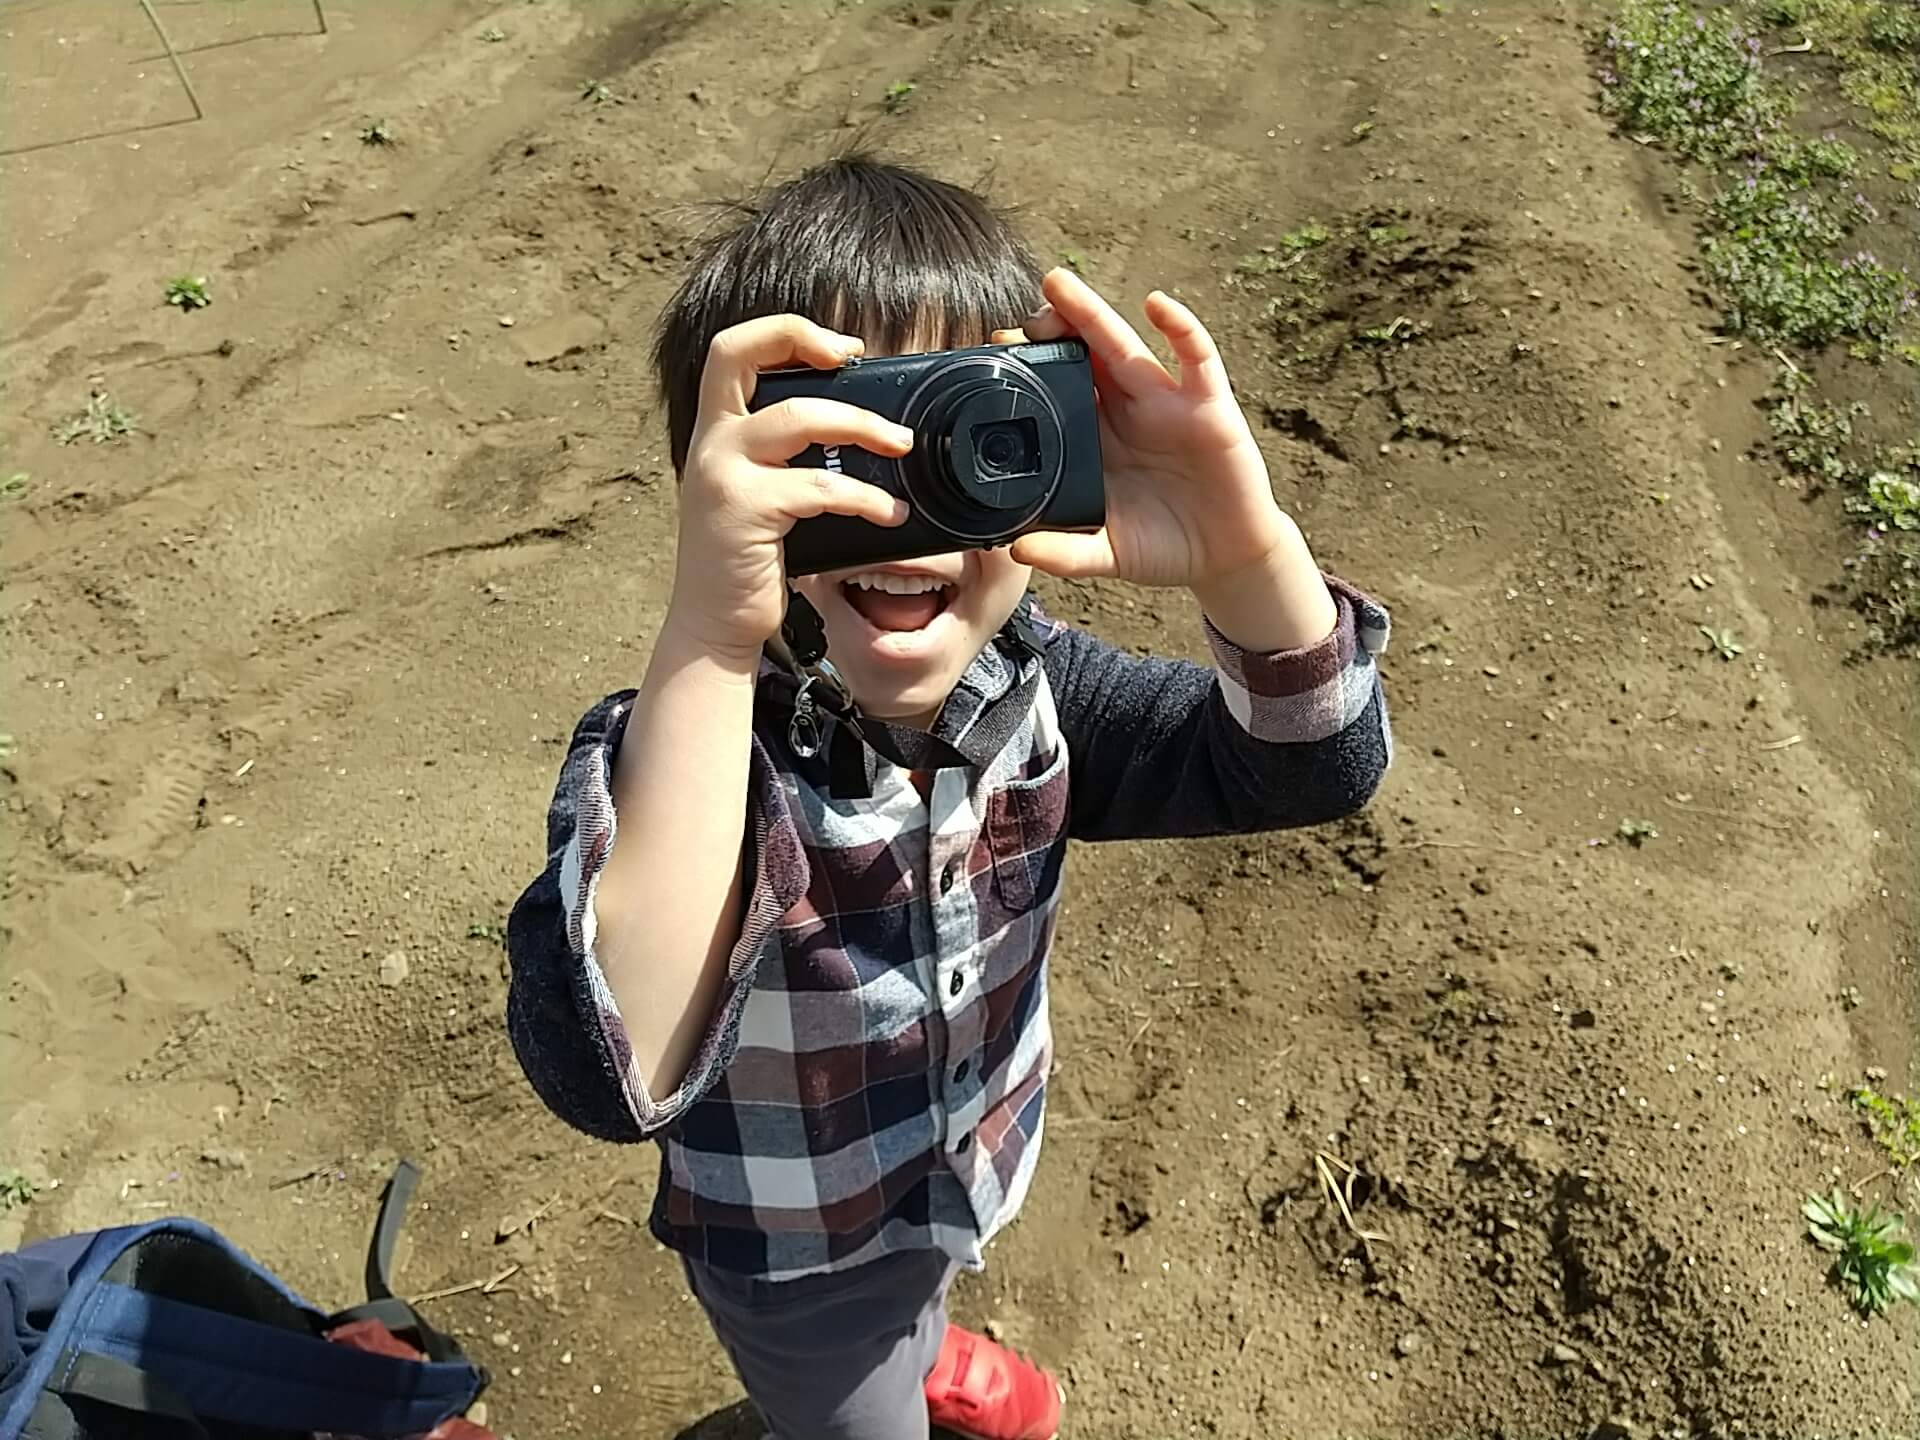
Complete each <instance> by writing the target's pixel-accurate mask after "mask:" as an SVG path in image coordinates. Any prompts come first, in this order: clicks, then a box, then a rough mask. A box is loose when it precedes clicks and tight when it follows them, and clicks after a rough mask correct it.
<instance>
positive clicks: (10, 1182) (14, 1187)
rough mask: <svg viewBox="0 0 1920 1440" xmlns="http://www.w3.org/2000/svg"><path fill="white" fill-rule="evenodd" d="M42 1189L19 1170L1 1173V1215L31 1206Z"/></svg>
mask: <svg viewBox="0 0 1920 1440" xmlns="http://www.w3.org/2000/svg"><path fill="white" fill-rule="evenodd" d="M39 1193H40V1187H39V1186H38V1185H36V1184H34V1183H33V1181H31V1180H29V1179H28V1178H27V1177H26V1175H25V1174H24V1173H22V1172H21V1171H19V1170H6V1171H0V1214H4V1213H5V1212H7V1211H9V1210H18V1209H19V1208H20V1207H21V1206H23V1205H31V1204H32V1203H33V1197H34V1196H36V1195H38V1194H39Z"/></svg>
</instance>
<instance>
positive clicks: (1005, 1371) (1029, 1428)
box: [927, 1325, 1066, 1440]
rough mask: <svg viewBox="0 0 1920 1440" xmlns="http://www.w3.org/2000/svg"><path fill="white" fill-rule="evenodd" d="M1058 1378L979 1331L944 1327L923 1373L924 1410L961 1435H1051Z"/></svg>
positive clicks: (1056, 1424) (1060, 1393) (996, 1439)
mask: <svg viewBox="0 0 1920 1440" xmlns="http://www.w3.org/2000/svg"><path fill="white" fill-rule="evenodd" d="M1065 1399H1066V1392H1065V1391H1064V1390H1062V1389H1061V1388H1060V1382H1059V1381H1058V1380H1055V1379H1054V1378H1053V1376H1051V1375H1049V1374H1048V1373H1047V1372H1046V1371H1044V1370H1042V1369H1041V1368H1040V1367H1039V1366H1038V1365H1035V1364H1034V1363H1033V1362H1032V1361H1031V1360H1028V1359H1027V1358H1026V1357H1024V1356H1021V1355H1016V1354H1014V1352H1013V1351H1011V1350H1008V1349H1006V1348H1005V1347H1004V1346H1000V1345H996V1344H994V1343H993V1341H991V1340H989V1339H987V1337H986V1336H984V1335H976V1334H974V1333H973V1332H972V1331H971V1330H962V1329H961V1328H960V1327H959V1326H958V1325H949V1326H947V1338H946V1339H945V1340H943V1341H941V1342H940V1358H939V1359H938V1360H937V1361H935V1362H934V1366H933V1373H932V1374H931V1375H929V1376H927V1415H928V1417H929V1418H930V1419H931V1420H932V1421H933V1423H934V1424H935V1425H938V1426H940V1427H942V1428H943V1429H946V1430H951V1431H952V1432H953V1433H954V1434H956V1435H959V1436H962V1437H964V1440H1054V1437H1055V1436H1056V1435H1058V1434H1059V1433H1060V1406H1061V1404H1062V1403H1063V1402H1064V1401H1065Z"/></svg>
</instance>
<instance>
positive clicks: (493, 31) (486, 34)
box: [480, 25, 507, 45]
mask: <svg viewBox="0 0 1920 1440" xmlns="http://www.w3.org/2000/svg"><path fill="white" fill-rule="evenodd" d="M480 38H481V39H482V40H484V41H486V42H487V44H489V45H498V44H499V43H500V42H501V41H502V40H504V39H506V38H507V32H506V31H504V30H502V29H501V28H500V27H499V26H498V25H489V26H488V27H487V28H486V29H484V30H482V31H481V32H480Z"/></svg>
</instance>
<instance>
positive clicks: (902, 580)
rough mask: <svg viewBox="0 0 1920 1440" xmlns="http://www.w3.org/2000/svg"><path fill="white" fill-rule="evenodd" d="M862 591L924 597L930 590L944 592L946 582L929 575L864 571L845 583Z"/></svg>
mask: <svg viewBox="0 0 1920 1440" xmlns="http://www.w3.org/2000/svg"><path fill="white" fill-rule="evenodd" d="M847 584H849V585H857V586H859V587H860V588H861V589H862V590H884V591H886V593H887V594H889V595H924V594H926V593H927V592H928V591H930V590H944V589H946V588H947V582H946V581H944V580H938V579H935V578H934V577H933V576H931V575H895V574H893V573H891V572H890V571H881V570H866V571H862V572H861V573H860V574H858V575H855V576H854V577H852V578H851V579H850V580H848V581H847Z"/></svg>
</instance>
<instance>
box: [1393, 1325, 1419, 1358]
mask: <svg viewBox="0 0 1920 1440" xmlns="http://www.w3.org/2000/svg"><path fill="white" fill-rule="evenodd" d="M1419 1349H1420V1337H1419V1336H1418V1335H1415V1334H1412V1333H1411V1332H1409V1333H1408V1334H1405V1335H1402V1336H1401V1337H1400V1338H1399V1339H1398V1340H1396V1341H1394V1342H1393V1353H1394V1354H1396V1355H1398V1356H1399V1357H1400V1358H1401V1359H1402V1360H1404V1359H1406V1358H1407V1356H1409V1355H1412V1354H1414V1353H1415V1352H1416V1351H1418V1350H1419Z"/></svg>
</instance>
